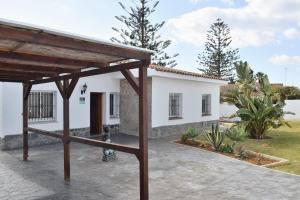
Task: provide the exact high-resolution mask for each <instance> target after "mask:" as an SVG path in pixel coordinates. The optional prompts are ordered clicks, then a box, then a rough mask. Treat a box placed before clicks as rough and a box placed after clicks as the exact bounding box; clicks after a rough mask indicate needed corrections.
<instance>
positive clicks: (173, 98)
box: [169, 93, 181, 118]
mask: <svg viewBox="0 0 300 200" xmlns="http://www.w3.org/2000/svg"><path fill="white" fill-rule="evenodd" d="M180 97H181V94H177V93H171V94H170V96H169V117H170V118H173V117H181V98H180Z"/></svg>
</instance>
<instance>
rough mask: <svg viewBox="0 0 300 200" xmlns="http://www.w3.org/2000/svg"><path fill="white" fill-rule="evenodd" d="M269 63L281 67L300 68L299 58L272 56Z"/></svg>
mask: <svg viewBox="0 0 300 200" xmlns="http://www.w3.org/2000/svg"><path fill="white" fill-rule="evenodd" d="M269 62H270V63H272V64H274V65H281V66H300V56H288V55H285V54H283V55H274V56H272V57H271V58H270V59H269Z"/></svg>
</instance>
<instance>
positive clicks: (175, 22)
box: [167, 0, 300, 47]
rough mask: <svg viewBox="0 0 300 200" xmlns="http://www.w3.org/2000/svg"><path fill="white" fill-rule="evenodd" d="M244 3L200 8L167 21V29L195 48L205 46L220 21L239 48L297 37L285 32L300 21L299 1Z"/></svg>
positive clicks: (273, 0) (250, 1)
mask: <svg viewBox="0 0 300 200" xmlns="http://www.w3.org/2000/svg"><path fill="white" fill-rule="evenodd" d="M194 1H196V0H194ZM224 1H225V0H224ZM226 1H228V0H226ZM245 3H246V5H245V6H243V7H240V8H218V7H205V8H201V9H198V10H196V11H193V12H189V13H186V14H184V15H181V16H180V17H178V18H172V19H170V20H168V22H167V26H168V28H169V30H170V32H171V34H172V35H173V36H174V37H175V38H177V39H178V40H180V41H183V42H188V43H192V44H195V45H203V43H204V41H205V40H206V37H205V36H206V31H207V30H208V28H209V26H210V25H211V24H212V23H213V22H215V20H216V19H217V18H219V17H220V18H222V19H223V20H224V21H225V22H226V23H228V24H229V26H230V27H231V34H232V37H233V45H234V46H236V47H248V46H255V47H259V46H263V45H266V44H270V43H276V42H278V40H279V38H280V36H282V35H284V36H285V37H291V35H293V36H294V33H286V32H285V31H287V30H288V29H290V28H291V27H293V26H294V25H295V26H296V25H297V23H298V22H299V21H300V12H299V10H300V1H299V0H272V1H269V2H268V3H266V1H265V0H246V2H245ZM288 32H291V31H288ZM287 35H289V36H287Z"/></svg>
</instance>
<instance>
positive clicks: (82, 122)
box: [0, 74, 120, 136]
mask: <svg viewBox="0 0 300 200" xmlns="http://www.w3.org/2000/svg"><path fill="white" fill-rule="evenodd" d="M115 75H116V74H107V75H98V76H93V77H87V78H81V79H80V80H79V81H78V83H77V85H76V87H75V89H74V92H73V94H72V96H71V98H70V128H82V127H89V126H90V92H103V93H104V95H103V124H115V123H119V120H118V119H110V118H109V113H108V110H109V104H108V103H107V102H108V98H109V95H108V93H110V92H119V91H120V83H119V80H118V79H115V78H114V76H115ZM84 83H86V84H87V86H88V89H87V92H86V93H85V94H84V95H81V93H80V91H81V86H82V85H83V84H84ZM1 84H2V85H3V86H2V87H1V85H0V116H1V119H2V120H0V121H1V122H0V126H1V124H2V126H1V128H0V130H1V133H2V136H3V135H13V134H20V133H21V132H22V85H21V84H16V83H1ZM32 90H48V91H49V90H50V91H56V92H57V120H56V121H55V122H36V123H30V124H29V126H30V127H34V128H40V129H44V130H50V131H51V130H61V129H62V128H63V123H62V119H63V107H62V98H61V95H60V93H59V91H58V90H57V87H56V85H55V84H54V83H50V84H41V85H34V86H33V87H32ZM79 97H85V98H86V100H85V104H80V103H79ZM1 105H3V107H2V109H1ZM1 113H2V114H1Z"/></svg>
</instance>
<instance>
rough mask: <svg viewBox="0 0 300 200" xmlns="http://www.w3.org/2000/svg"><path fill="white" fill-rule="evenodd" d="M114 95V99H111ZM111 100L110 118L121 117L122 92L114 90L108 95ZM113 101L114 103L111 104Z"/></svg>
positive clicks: (109, 100)
mask: <svg viewBox="0 0 300 200" xmlns="http://www.w3.org/2000/svg"><path fill="white" fill-rule="evenodd" d="M111 97H113V99H111ZM108 102H109V110H108V111H109V118H110V119H119V117H120V93H119V92H112V93H109V95H108ZM112 103H113V105H111V104H112Z"/></svg>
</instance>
